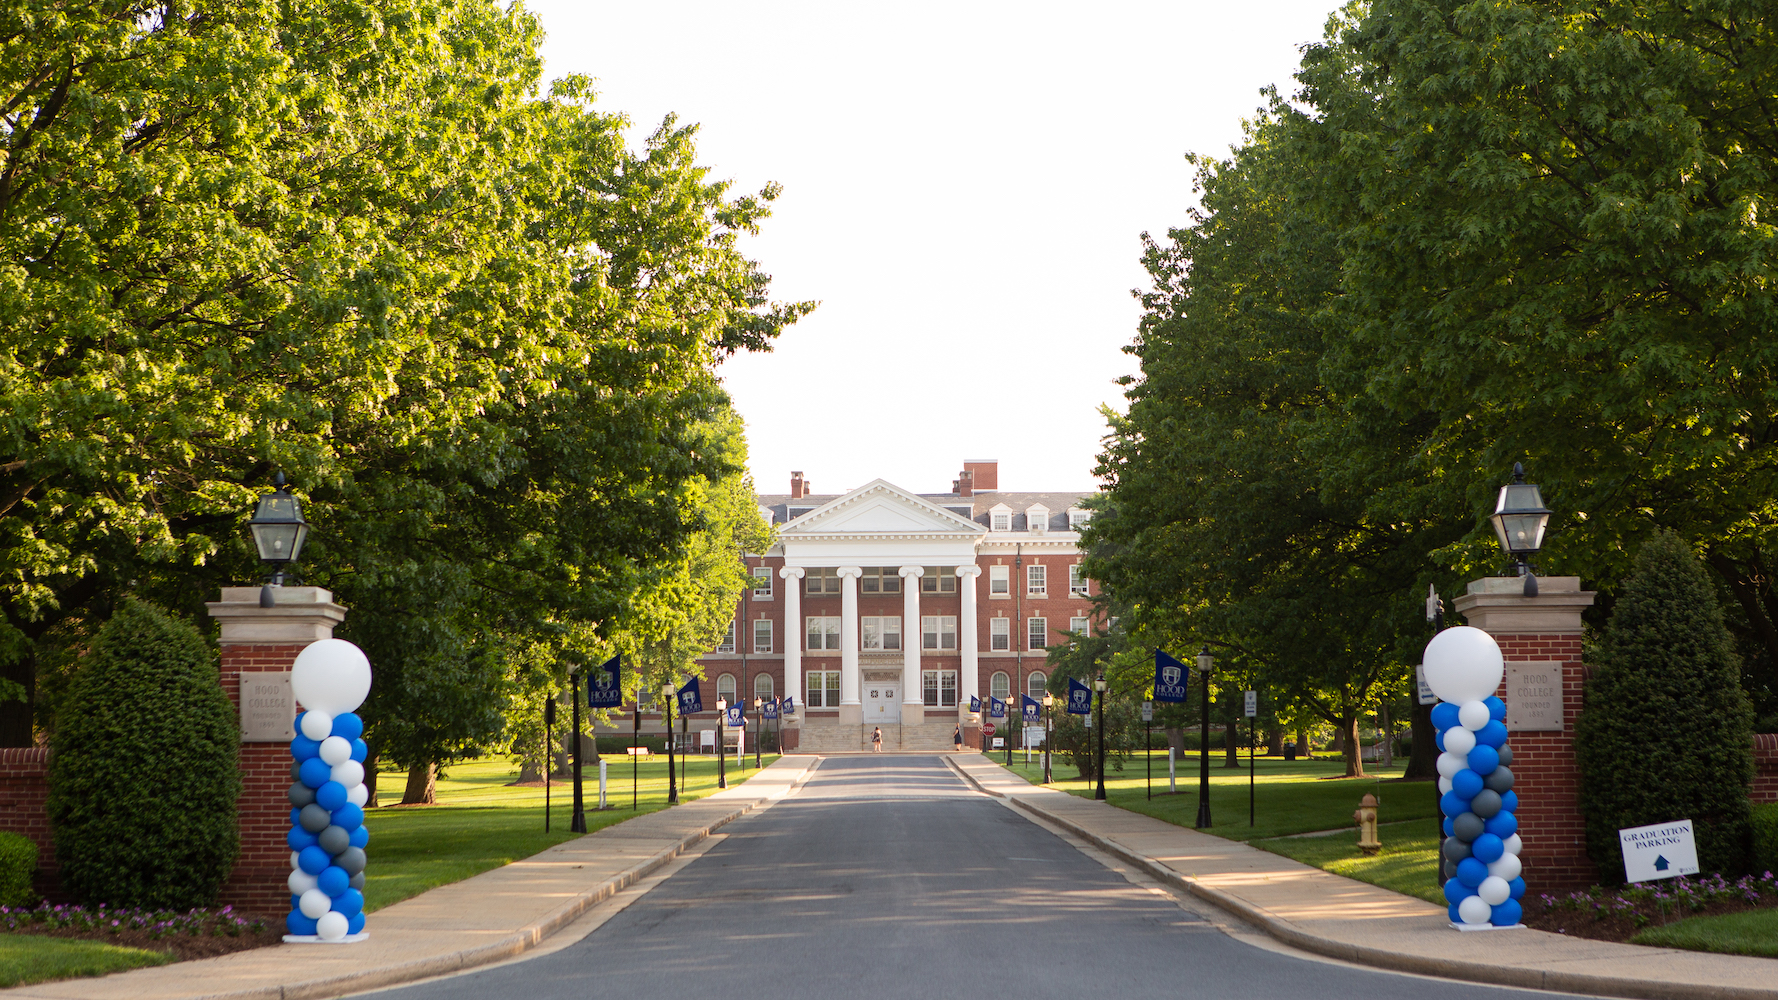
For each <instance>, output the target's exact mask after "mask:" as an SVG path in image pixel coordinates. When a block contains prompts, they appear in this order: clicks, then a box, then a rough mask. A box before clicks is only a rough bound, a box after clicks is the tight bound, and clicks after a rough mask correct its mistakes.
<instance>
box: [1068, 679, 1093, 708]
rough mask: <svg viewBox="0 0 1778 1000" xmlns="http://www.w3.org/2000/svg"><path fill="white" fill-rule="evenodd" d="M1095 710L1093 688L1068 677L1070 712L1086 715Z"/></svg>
mask: <svg viewBox="0 0 1778 1000" xmlns="http://www.w3.org/2000/svg"><path fill="white" fill-rule="evenodd" d="M1092 710H1093V689H1092V688H1090V687H1087V686H1086V685H1085V684H1082V683H1081V682H1080V681H1077V680H1075V679H1074V678H1072V677H1070V678H1068V714H1069V715H1086V714H1087V713H1089V712H1091V711H1092Z"/></svg>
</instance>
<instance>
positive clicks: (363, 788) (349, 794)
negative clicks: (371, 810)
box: [346, 781, 370, 809]
mask: <svg viewBox="0 0 1778 1000" xmlns="http://www.w3.org/2000/svg"><path fill="white" fill-rule="evenodd" d="M346 801H347V802H350V803H352V804H353V805H355V806H357V807H358V808H360V809H363V808H364V804H365V803H366V802H369V801H370V786H369V785H366V784H365V783H364V782H363V781H359V782H358V784H356V785H353V786H352V787H350V788H348V789H346Z"/></svg>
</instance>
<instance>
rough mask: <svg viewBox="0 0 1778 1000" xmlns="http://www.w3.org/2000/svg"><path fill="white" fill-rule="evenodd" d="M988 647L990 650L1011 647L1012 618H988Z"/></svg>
mask: <svg viewBox="0 0 1778 1000" xmlns="http://www.w3.org/2000/svg"><path fill="white" fill-rule="evenodd" d="M988 648H989V649H990V650H1009V649H1011V648H1012V619H1011V618H990V619H988Z"/></svg>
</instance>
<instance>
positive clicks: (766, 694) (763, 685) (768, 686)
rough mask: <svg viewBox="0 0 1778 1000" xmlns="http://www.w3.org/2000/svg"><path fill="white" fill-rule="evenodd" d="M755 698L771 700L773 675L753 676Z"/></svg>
mask: <svg viewBox="0 0 1778 1000" xmlns="http://www.w3.org/2000/svg"><path fill="white" fill-rule="evenodd" d="M753 697H755V698H763V699H766V700H770V699H771V697H772V675H771V674H754V675H753Z"/></svg>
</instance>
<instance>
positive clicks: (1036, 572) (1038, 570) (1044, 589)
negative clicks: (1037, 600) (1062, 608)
mask: <svg viewBox="0 0 1778 1000" xmlns="http://www.w3.org/2000/svg"><path fill="white" fill-rule="evenodd" d="M1049 572H1050V571H1049V567H1048V566H1043V565H1036V564H1034V565H1031V566H1026V567H1025V596H1026V597H1048V596H1049V594H1050V582H1049V581H1050V576H1049Z"/></svg>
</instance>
